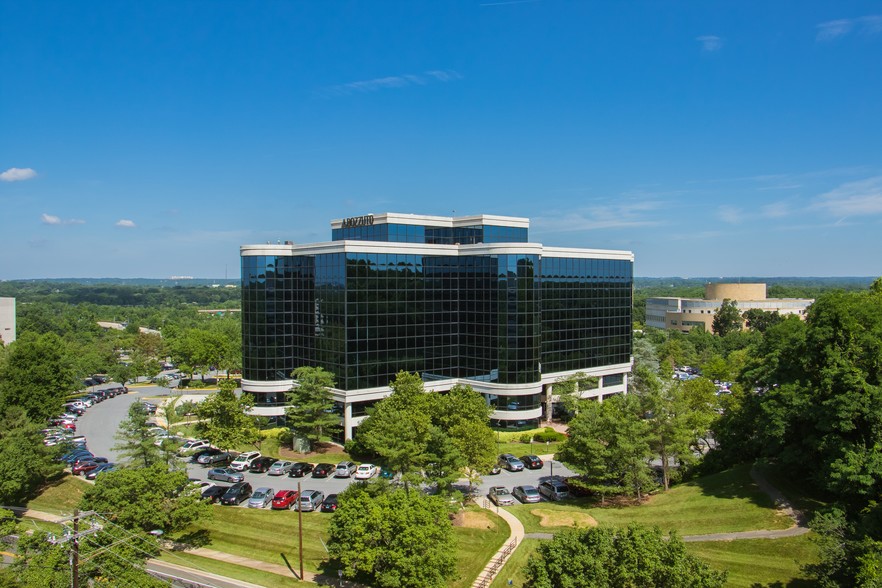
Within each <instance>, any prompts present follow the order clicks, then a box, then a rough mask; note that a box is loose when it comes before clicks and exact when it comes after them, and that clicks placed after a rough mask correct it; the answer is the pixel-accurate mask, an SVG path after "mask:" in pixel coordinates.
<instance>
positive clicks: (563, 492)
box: [539, 480, 570, 500]
mask: <svg viewBox="0 0 882 588" xmlns="http://www.w3.org/2000/svg"><path fill="white" fill-rule="evenodd" d="M539 493H540V494H541V495H542V496H544V497H545V498H547V499H548V500H563V499H564V498H569V497H570V489H569V487H568V486H567V485H566V484H564V483H563V482H561V481H560V480H547V481H545V482H541V483H540V484H539Z"/></svg>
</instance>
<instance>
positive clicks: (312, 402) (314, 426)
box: [285, 366, 340, 446]
mask: <svg viewBox="0 0 882 588" xmlns="http://www.w3.org/2000/svg"><path fill="white" fill-rule="evenodd" d="M292 375H293V376H294V377H295V378H296V379H297V383H296V385H295V386H294V387H293V388H291V391H290V392H288V402H289V403H290V404H291V407H290V408H288V409H287V410H286V412H285V415H286V420H287V422H288V425H289V426H290V427H291V428H292V429H293V430H294V431H295V432H296V433H297V435H299V436H300V437H303V438H305V439H306V440H308V441H309V443H310V445H313V446H314V445H315V444H316V443H318V442H319V441H321V440H322V437H323V436H325V435H330V434H331V433H333V432H334V431H335V430H337V429H339V428H340V417H339V416H338V415H337V414H336V413H335V412H334V399H333V397H332V396H331V388H333V387H334V374H332V373H331V372H328V371H325V370H324V369H323V368H320V367H306V366H304V367H299V368H297V369H296V370H294V373H293V374H292Z"/></svg>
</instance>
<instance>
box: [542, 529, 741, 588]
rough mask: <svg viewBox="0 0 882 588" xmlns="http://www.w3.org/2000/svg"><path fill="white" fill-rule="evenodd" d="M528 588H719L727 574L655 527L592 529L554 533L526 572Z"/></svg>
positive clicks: (675, 538)
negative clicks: (711, 566) (689, 551)
mask: <svg viewBox="0 0 882 588" xmlns="http://www.w3.org/2000/svg"><path fill="white" fill-rule="evenodd" d="M526 572H527V574H526V575H527V583H526V586H527V587H529V588H620V587H622V586H640V587H641V588H721V587H722V586H723V585H724V584H725V583H726V573H725V572H718V571H715V570H713V569H711V568H710V566H708V565H707V564H706V563H704V562H702V561H701V560H699V559H698V558H697V557H695V556H693V555H690V554H689V553H687V552H686V545H685V544H684V543H683V540H682V539H680V538H679V537H678V536H677V535H676V534H674V533H672V534H671V536H670V537H665V536H664V535H662V533H661V531H660V530H659V529H658V528H657V527H653V528H647V527H643V526H640V525H636V524H632V525H629V526H628V527H627V528H624V529H620V528H615V527H594V528H591V529H585V530H581V529H579V530H567V531H562V532H560V533H556V534H555V536H554V538H553V539H552V540H551V541H543V542H542V543H540V544H539V547H538V549H537V550H536V553H535V554H534V555H533V556H531V557H530V559H529V561H528V562H527V567H526Z"/></svg>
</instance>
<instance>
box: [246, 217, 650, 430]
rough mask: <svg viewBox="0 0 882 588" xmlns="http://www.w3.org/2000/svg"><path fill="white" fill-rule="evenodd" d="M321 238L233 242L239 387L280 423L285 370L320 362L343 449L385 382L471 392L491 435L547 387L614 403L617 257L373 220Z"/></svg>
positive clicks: (619, 357) (492, 234)
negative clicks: (236, 245)
mask: <svg viewBox="0 0 882 588" xmlns="http://www.w3.org/2000/svg"><path fill="white" fill-rule="evenodd" d="M331 227H332V241H330V242H326V243H317V244H309V245H295V244H292V243H286V244H279V245H272V244H267V245H245V246H243V247H242V248H241V257H242V338H243V381H242V387H243V389H244V390H245V391H247V392H250V393H251V394H253V395H254V398H255V411H256V412H258V413H260V414H264V415H267V416H276V415H281V414H283V413H284V408H285V392H286V391H287V390H289V389H290V387H291V385H292V383H293V380H292V378H291V372H292V371H293V370H294V369H295V368H297V367H299V366H304V365H309V366H321V367H323V368H325V369H326V370H328V371H330V372H332V373H333V374H334V375H335V378H336V388H335V390H334V396H335V399H336V400H337V402H338V404H339V406H340V407H341V412H342V415H343V417H344V424H345V427H344V429H345V434H346V437H347V438H348V437H350V436H351V435H352V432H353V430H354V428H355V427H357V425H358V423H359V422H360V421H361V420H362V419H363V418H364V416H363V415H364V414H365V410H366V409H367V408H368V407H369V406H371V405H372V404H373V403H375V402H376V401H377V400H379V399H381V398H383V397H384V396H386V395H388V394H389V391H390V389H389V382H390V380H392V379H393V378H394V376H395V374H397V373H398V372H399V371H402V370H403V371H407V372H417V373H419V374H420V375H421V376H422V378H423V380H424V381H425V382H426V387H427V389H433V390H436V391H444V390H448V389H450V388H451V387H452V386H454V385H455V384H457V383H464V384H469V385H470V386H472V388H474V389H475V390H477V391H479V392H481V393H482V394H483V395H484V396H485V398H486V399H487V402H488V404H489V405H491V406H492V407H493V409H494V410H493V413H492V419H493V424H494V425H496V426H499V427H505V426H520V425H528V424H534V423H535V422H536V421H538V419H540V418H541V417H542V416H543V410H544V408H545V404H544V402H543V401H544V399H545V398H546V397H547V396H546V395H548V394H553V390H552V388H553V384H554V382H555V381H557V380H558V379H560V378H562V377H566V376H567V375H570V374H573V373H576V372H583V373H585V374H587V375H595V376H598V377H599V381H600V385H599V386H598V388H597V389H596V390H594V391H592V393H591V394H592V395H597V396H603V395H606V394H611V393H618V392H623V391H624V390H625V387H626V384H627V373H628V372H629V370H630V365H631V303H632V300H631V296H632V283H633V277H632V276H633V254H632V253H630V252H627V251H606V250H591V249H570V248H566V249H565V248H555V247H544V246H542V245H541V244H538V243H530V242H529V241H528V240H527V237H528V229H529V221H528V220H527V219H523V218H514V217H502V216H490V215H479V216H469V217H453V218H451V217H434V216H420V215H408V214H396V213H386V214H382V215H376V216H375V215H367V216H363V217H355V218H350V219H342V220H336V221H333V222H332V223H331Z"/></svg>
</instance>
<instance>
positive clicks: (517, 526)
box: [472, 498, 524, 588]
mask: <svg viewBox="0 0 882 588" xmlns="http://www.w3.org/2000/svg"><path fill="white" fill-rule="evenodd" d="M476 503H477V505H478V506H480V507H481V508H485V509H487V510H489V511H490V512H495V513H496V514H498V515H499V516H500V517H502V519H503V520H504V521H505V522H506V523H508V528H509V529H510V532H509V535H508V539H506V540H505V543H504V544H503V545H502V547H500V548H499V550H498V551H497V552H496V553H494V554H493V557H491V558H490V561H488V562H487V565H485V566H484V569H483V570H481V573H480V574H478V577H477V578H475V581H474V582H473V583H472V588H485V587H486V586H489V585H490V584H492V583H493V578H494V577H495V576H496V574H497V573H498V572H499V570H501V569H502V566H504V565H505V562H506V561H508V558H509V557H510V556H511V554H512V553H514V550H515V549H516V548H517V546H518V545H520V544H521V540H523V538H524V525H523V524H521V521H519V520H518V518H517V517H516V516H514V515H513V514H511V513H510V512H508V511H507V510H505V509H504V508H499V507H496V508H495V509H494V507H493V505H492V504H491V503H490V501H489V500H488V499H487V498H479V499H478V500H477V501H476Z"/></svg>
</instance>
